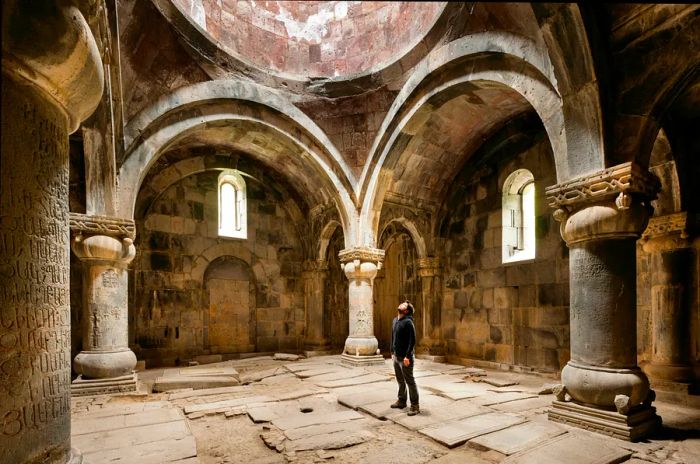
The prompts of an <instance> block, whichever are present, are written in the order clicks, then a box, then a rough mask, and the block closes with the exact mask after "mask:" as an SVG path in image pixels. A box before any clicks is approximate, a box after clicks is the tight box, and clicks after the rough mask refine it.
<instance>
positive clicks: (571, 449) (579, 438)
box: [504, 433, 632, 464]
mask: <svg viewBox="0 0 700 464" xmlns="http://www.w3.org/2000/svg"><path fill="white" fill-rule="evenodd" d="M631 455H632V452H631V451H628V450H625V449H622V448H619V447H617V446H614V445H613V444H612V443H610V442H606V441H604V440H601V439H598V438H593V437H589V436H587V435H578V434H573V433H567V434H565V435H563V436H561V437H558V438H555V439H553V440H550V441H546V442H544V443H541V444H540V445H537V446H535V447H533V448H531V449H529V450H525V451H522V452H520V453H516V454H513V455H512V456H509V457H508V459H506V460H505V461H504V462H505V463H508V464H510V463H513V464H514V463H518V464H550V463H551V464H555V463H561V462H571V463H576V464H613V463H616V462H622V461H624V460H626V459H627V458H628V457H629V456H631Z"/></svg>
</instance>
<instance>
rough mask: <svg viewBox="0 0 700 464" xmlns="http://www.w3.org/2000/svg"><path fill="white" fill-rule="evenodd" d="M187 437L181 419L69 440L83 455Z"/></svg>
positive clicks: (90, 434)
mask: <svg viewBox="0 0 700 464" xmlns="http://www.w3.org/2000/svg"><path fill="white" fill-rule="evenodd" d="M188 435H191V432H190V430H189V427H187V422H185V420H184V418H183V419H180V420H176V421H173V422H165V423H158V424H150V425H143V426H139V427H128V428H123V429H117V430H106V431H103V432H94V433H86V434H82V435H74V436H73V437H72V439H71V446H75V447H76V448H78V449H79V450H80V451H81V452H82V453H84V454H85V453H93V452H97V451H107V450H112V449H120V448H126V447H130V446H135V445H142V444H144V443H150V442H154V441H162V440H180V439H182V438H184V437H186V436H188Z"/></svg>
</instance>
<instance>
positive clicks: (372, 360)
mask: <svg viewBox="0 0 700 464" xmlns="http://www.w3.org/2000/svg"><path fill="white" fill-rule="evenodd" d="M338 257H339V258H340V262H341V266H342V267H343V271H344V272H345V276H346V277H347V278H348V280H349V281H350V282H349V286H348V299H349V306H348V310H349V325H350V328H349V329H350V330H349V335H348V338H347V340H345V348H344V350H343V355H342V356H341V360H342V362H343V363H344V364H348V365H352V366H363V365H373V364H383V363H384V358H383V357H382V356H381V355H380V354H379V343H378V342H377V338H376V337H375V335H374V301H373V294H372V291H373V284H374V278H375V277H376V276H377V270H378V269H379V268H380V267H381V265H382V261H384V250H379V249H377V248H371V247H355V248H348V249H345V250H342V251H341V252H340V253H338Z"/></svg>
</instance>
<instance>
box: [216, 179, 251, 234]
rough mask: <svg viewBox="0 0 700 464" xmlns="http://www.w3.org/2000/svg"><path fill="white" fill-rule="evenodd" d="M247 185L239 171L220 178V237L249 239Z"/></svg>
mask: <svg viewBox="0 0 700 464" xmlns="http://www.w3.org/2000/svg"><path fill="white" fill-rule="evenodd" d="M246 211H247V206H246V185H245V181H244V180H243V177H242V176H241V175H240V173H238V172H237V171H231V170H229V171H224V172H222V173H221V175H220V176H219V235H220V236H223V237H232V238H247V215H246Z"/></svg>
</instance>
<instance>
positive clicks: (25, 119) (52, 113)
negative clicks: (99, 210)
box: [0, 0, 103, 464]
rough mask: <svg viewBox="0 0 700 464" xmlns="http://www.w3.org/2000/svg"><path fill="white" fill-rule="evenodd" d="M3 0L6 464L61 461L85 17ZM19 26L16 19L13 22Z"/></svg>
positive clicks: (1, 391)
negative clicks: (74, 135) (71, 161)
mask: <svg viewBox="0 0 700 464" xmlns="http://www.w3.org/2000/svg"><path fill="white" fill-rule="evenodd" d="M67 3H68V2H65V3H60V5H63V6H56V5H54V4H53V3H49V6H48V7H47V6H42V7H41V8H40V7H38V6H37V5H36V4H34V3H32V2H20V1H16V0H14V1H13V0H7V1H4V2H3V5H2V13H3V14H2V30H3V33H2V35H3V37H2V39H3V40H2V111H1V112H0V115H1V121H2V125H1V127H2V137H0V140H1V149H0V170H1V171H0V176H1V178H0V189H1V190H0V282H1V283H0V373H1V375H0V418H1V419H0V462H3V463H23V464H25V463H27V464H28V463H39V462H41V463H60V464H63V463H65V462H68V461H69V460H70V459H73V458H74V457H75V454H74V453H71V443H70V436H71V433H70V406H71V405H70V375H71V371H70V340H71V335H70V301H69V295H70V293H69V267H70V255H69V253H70V251H69V232H68V133H69V132H73V131H75V130H76V129H77V127H78V124H79V123H80V121H81V120H83V119H84V118H85V117H86V116H88V115H89V114H90V113H91V112H92V110H93V109H94V108H95V106H96V105H97V102H98V100H99V97H100V95H101V93H102V84H103V80H102V75H101V65H100V63H99V54H98V53H97V49H96V45H95V41H94V37H93V36H92V33H91V32H90V29H89V27H88V25H87V22H86V21H85V19H84V17H83V15H82V14H81V12H80V11H79V10H78V9H77V8H74V7H70V6H66V4H67ZM10 24H11V25H12V26H10Z"/></svg>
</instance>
